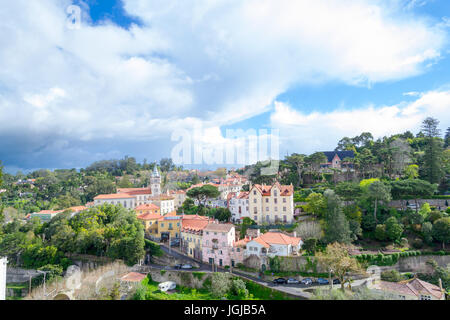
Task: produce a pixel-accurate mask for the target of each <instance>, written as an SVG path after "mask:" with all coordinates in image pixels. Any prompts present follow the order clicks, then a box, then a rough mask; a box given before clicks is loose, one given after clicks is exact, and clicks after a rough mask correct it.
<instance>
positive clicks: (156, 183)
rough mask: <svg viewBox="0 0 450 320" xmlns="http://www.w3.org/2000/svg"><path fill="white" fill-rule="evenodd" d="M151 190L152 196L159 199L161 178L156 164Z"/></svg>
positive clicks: (151, 178) (151, 179) (151, 180)
mask: <svg viewBox="0 0 450 320" xmlns="http://www.w3.org/2000/svg"><path fill="white" fill-rule="evenodd" d="M150 189H151V190H152V196H153V197H157V196H160V195H161V176H160V175H159V171H158V167H157V165H156V163H155V166H154V168H153V172H152V175H151V177H150Z"/></svg>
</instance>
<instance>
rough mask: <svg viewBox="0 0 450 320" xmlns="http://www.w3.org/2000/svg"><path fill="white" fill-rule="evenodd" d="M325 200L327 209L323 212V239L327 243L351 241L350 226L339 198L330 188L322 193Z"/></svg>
mask: <svg viewBox="0 0 450 320" xmlns="http://www.w3.org/2000/svg"><path fill="white" fill-rule="evenodd" d="M324 195H325V198H326V201H327V209H326V213H325V225H326V227H325V239H326V241H327V242H328V243H332V242H340V243H350V242H351V237H350V236H351V231H350V226H349V223H348V221H347V218H346V217H345V214H344V212H343V211H342V205H341V200H340V198H339V196H338V195H336V194H335V193H334V191H332V190H327V191H325V193H324Z"/></svg>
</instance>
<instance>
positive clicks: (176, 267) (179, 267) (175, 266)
mask: <svg viewBox="0 0 450 320" xmlns="http://www.w3.org/2000/svg"><path fill="white" fill-rule="evenodd" d="M182 266H183V265H182V264H181V263H180V264H176V265H174V266H173V267H174V268H175V269H181V267H182Z"/></svg>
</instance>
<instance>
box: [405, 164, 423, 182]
mask: <svg viewBox="0 0 450 320" xmlns="http://www.w3.org/2000/svg"><path fill="white" fill-rule="evenodd" d="M403 175H404V176H405V177H406V178H408V179H416V178H418V177H419V166H418V165H417V164H411V165H409V166H406V167H405V170H404V171H403Z"/></svg>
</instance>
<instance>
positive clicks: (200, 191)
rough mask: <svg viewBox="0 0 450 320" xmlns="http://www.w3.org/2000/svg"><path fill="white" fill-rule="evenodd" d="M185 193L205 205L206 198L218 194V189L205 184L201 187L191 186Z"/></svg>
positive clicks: (212, 197)
mask: <svg viewBox="0 0 450 320" xmlns="http://www.w3.org/2000/svg"><path fill="white" fill-rule="evenodd" d="M186 195H187V196H188V197H190V198H194V199H197V200H198V202H199V204H200V205H203V206H204V205H205V202H206V200H207V199H214V198H217V197H219V196H220V192H219V189H218V188H217V187H215V186H212V185H209V184H205V185H203V186H201V187H197V188H192V189H191V190H189V191H188V192H187V193H186Z"/></svg>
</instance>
